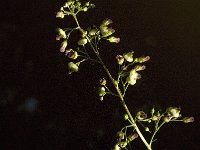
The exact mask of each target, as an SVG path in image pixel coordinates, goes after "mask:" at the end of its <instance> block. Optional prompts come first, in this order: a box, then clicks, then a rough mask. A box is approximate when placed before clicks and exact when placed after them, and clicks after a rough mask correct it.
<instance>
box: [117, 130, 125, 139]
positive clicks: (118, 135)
mask: <svg viewBox="0 0 200 150" xmlns="http://www.w3.org/2000/svg"><path fill="white" fill-rule="evenodd" d="M116 136H117V138H118V139H124V133H123V132H122V131H118V132H117V134H116Z"/></svg>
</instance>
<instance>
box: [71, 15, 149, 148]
mask: <svg viewBox="0 0 200 150" xmlns="http://www.w3.org/2000/svg"><path fill="white" fill-rule="evenodd" d="M73 17H74V20H75V21H76V24H77V26H78V28H79V30H80V32H81V33H82V34H83V35H84V36H85V37H86V39H87V40H88V42H89V44H90V46H91V48H92V50H93V51H94V53H95V54H96V56H97V58H98V60H99V62H100V64H101V65H102V66H103V68H104V70H105V71H106V73H107V75H108V77H109V78H110V80H111V82H112V84H113V85H114V87H115V89H116V91H117V93H118V95H119V98H120V100H121V103H122V105H123V107H124V109H125V111H126V113H127V114H128V116H129V118H130V120H131V122H132V125H133V127H134V128H135V130H136V132H137V133H138V135H139V137H140V138H141V140H142V141H143V143H144V144H145V146H146V147H147V149H148V150H152V149H151V145H149V144H148V143H147V141H146V139H145V138H144V136H143V134H142V133H141V132H140V129H139V128H138V126H137V124H136V122H135V120H134V119H133V117H132V115H131V113H130V111H129V109H128V107H127V105H126V103H125V101H124V97H123V95H122V92H121V90H120V89H119V87H118V83H117V81H115V80H114V79H113V77H112V75H111V74H110V72H109V70H108V68H107V67H106V65H105V64H104V63H103V61H102V59H101V57H100V55H99V53H98V50H97V49H95V47H94V46H93V44H92V43H91V41H90V39H89V37H88V36H87V35H85V32H84V30H83V29H82V28H81V26H80V24H79V22H78V20H77V17H76V14H74V15H73Z"/></svg>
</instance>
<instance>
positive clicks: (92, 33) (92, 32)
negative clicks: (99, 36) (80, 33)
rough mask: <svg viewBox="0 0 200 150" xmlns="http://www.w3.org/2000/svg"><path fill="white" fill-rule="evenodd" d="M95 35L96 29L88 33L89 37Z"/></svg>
mask: <svg viewBox="0 0 200 150" xmlns="http://www.w3.org/2000/svg"><path fill="white" fill-rule="evenodd" d="M96 33H97V29H91V30H90V31H89V35H90V36H94V35H95V34H96Z"/></svg>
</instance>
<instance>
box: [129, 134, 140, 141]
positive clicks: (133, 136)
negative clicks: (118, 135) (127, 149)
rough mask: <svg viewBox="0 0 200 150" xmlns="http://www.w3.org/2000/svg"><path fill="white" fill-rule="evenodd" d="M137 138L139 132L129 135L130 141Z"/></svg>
mask: <svg viewBox="0 0 200 150" xmlns="http://www.w3.org/2000/svg"><path fill="white" fill-rule="evenodd" d="M136 138H138V134H137V133H134V134H131V135H129V136H128V137H127V140H128V143H130V142H131V141H133V140H135V139H136Z"/></svg>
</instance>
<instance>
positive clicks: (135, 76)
mask: <svg viewBox="0 0 200 150" xmlns="http://www.w3.org/2000/svg"><path fill="white" fill-rule="evenodd" d="M139 78H141V76H140V74H139V73H137V72H136V71H135V69H132V70H131V71H130V74H129V76H128V77H127V78H126V81H127V82H128V83H129V84H130V85H134V84H135V83H136V80H137V79H139Z"/></svg>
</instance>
